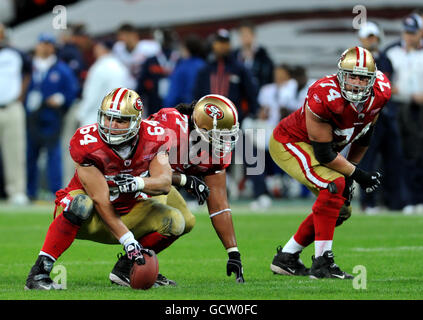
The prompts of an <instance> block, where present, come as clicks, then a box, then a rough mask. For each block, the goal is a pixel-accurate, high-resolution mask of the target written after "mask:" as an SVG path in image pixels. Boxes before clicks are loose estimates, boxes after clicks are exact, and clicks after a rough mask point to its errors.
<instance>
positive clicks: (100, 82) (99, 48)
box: [78, 40, 131, 126]
mask: <svg viewBox="0 0 423 320" xmlns="http://www.w3.org/2000/svg"><path fill="white" fill-rule="evenodd" d="M112 47H113V43H112V42H111V41H109V40H104V41H98V42H96V44H95V45H94V56H95V57H96V61H95V62H94V64H93V65H92V66H91V68H90V69H89V70H88V75H87V79H86V80H85V83H84V87H83V90H82V100H81V103H80V107H79V110H78V120H79V123H80V126H85V125H88V124H92V123H96V122H97V112H98V106H99V105H100V104H101V99H102V97H104V96H105V95H106V94H107V93H108V92H109V91H111V90H113V89H116V88H119V87H127V86H128V85H129V83H130V81H131V79H130V74H129V71H128V69H127V68H126V66H125V65H124V64H123V63H122V62H120V60H119V59H117V58H116V57H115V56H114V55H113V54H112V53H111V49H112Z"/></svg>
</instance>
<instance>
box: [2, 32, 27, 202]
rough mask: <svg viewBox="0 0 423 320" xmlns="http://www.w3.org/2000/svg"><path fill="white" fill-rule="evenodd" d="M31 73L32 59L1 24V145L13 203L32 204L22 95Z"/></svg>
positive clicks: (5, 185)
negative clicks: (10, 41) (9, 39)
mask: <svg viewBox="0 0 423 320" xmlns="http://www.w3.org/2000/svg"><path fill="white" fill-rule="evenodd" d="M30 72H31V66H30V61H29V60H28V59H27V58H26V57H25V56H24V55H23V54H22V53H20V52H18V51H17V50H16V49H14V48H12V47H10V46H9V45H8V44H7V39H6V28H5V26H4V25H2V24H0V147H1V151H2V152H1V154H2V163H3V176H4V189H5V193H6V196H7V199H8V201H9V202H10V203H11V204H13V205H24V204H27V203H28V197H27V195H26V183H27V182H26V175H25V172H26V158H25V151H26V137H25V132H26V129H25V128H26V125H25V110H24V107H23V105H22V97H23V95H24V93H25V90H26V86H27V84H28V81H29V74H30Z"/></svg>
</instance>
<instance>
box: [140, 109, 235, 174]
mask: <svg viewBox="0 0 423 320" xmlns="http://www.w3.org/2000/svg"><path fill="white" fill-rule="evenodd" d="M148 120H154V121H158V122H159V123H160V124H161V125H163V126H164V127H166V128H168V129H169V131H170V132H172V135H173V137H172V140H176V141H177V143H176V144H175V145H174V146H173V148H172V149H171V150H170V152H169V162H170V165H171V167H172V169H173V170H174V171H177V172H180V173H184V174H187V175H193V176H206V175H211V174H214V173H216V172H217V171H221V170H223V169H225V168H227V167H228V166H229V165H230V164H231V155H232V154H231V152H229V153H228V154H226V155H225V156H224V157H223V158H219V157H216V156H214V155H211V154H210V152H208V150H207V151H206V150H199V152H198V154H197V152H195V151H197V150H195V148H190V141H189V136H190V128H189V116H188V115H186V114H181V113H180V112H179V111H178V110H176V109H175V108H162V109H161V110H160V111H159V112H157V113H155V114H152V115H151V116H150V117H149V118H148ZM193 146H195V144H193ZM190 150H191V152H190ZM193 151H194V154H193Z"/></svg>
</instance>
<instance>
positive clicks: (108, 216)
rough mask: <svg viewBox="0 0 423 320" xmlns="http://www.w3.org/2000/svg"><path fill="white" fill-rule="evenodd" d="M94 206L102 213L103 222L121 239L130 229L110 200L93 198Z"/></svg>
mask: <svg viewBox="0 0 423 320" xmlns="http://www.w3.org/2000/svg"><path fill="white" fill-rule="evenodd" d="M93 202H94V207H95V209H96V210H97V212H98V214H99V215H100V217H101V219H102V220H103V222H104V223H105V224H106V225H107V227H108V228H109V230H110V232H111V233H112V234H113V235H114V236H115V238H116V239H117V240H119V239H120V238H121V237H122V236H123V235H124V234H126V233H127V232H128V231H129V229H128V228H127V227H126V225H125V224H124V223H123V222H122V220H121V219H120V217H119V216H118V215H117V214H116V213H115V210H114V208H113V206H112V204H111V203H110V201H107V202H105V201H96V200H94V199H93Z"/></svg>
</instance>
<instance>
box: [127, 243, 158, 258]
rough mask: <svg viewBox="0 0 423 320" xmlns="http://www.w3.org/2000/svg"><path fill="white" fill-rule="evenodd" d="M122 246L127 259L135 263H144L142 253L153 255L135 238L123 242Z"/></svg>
mask: <svg viewBox="0 0 423 320" xmlns="http://www.w3.org/2000/svg"><path fill="white" fill-rule="evenodd" d="M124 248H125V252H126V254H127V256H128V259H129V260H131V261H132V262H136V263H137V264H145V259H144V256H143V254H147V255H149V256H150V257H151V256H153V254H152V252H151V251H150V250H148V249H145V248H143V247H142V246H141V245H140V244H139V242H138V241H136V240H130V241H128V242H127V243H125V244H124Z"/></svg>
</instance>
